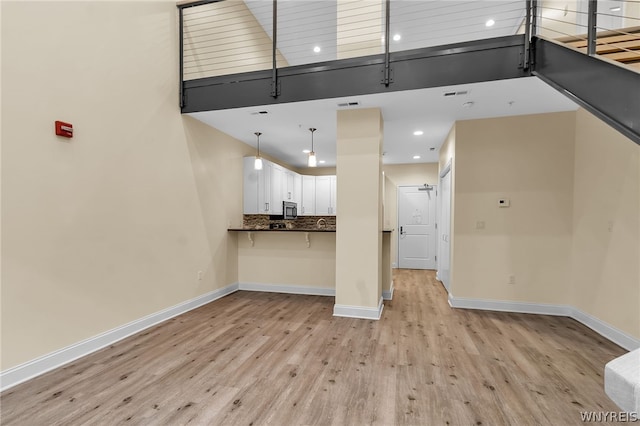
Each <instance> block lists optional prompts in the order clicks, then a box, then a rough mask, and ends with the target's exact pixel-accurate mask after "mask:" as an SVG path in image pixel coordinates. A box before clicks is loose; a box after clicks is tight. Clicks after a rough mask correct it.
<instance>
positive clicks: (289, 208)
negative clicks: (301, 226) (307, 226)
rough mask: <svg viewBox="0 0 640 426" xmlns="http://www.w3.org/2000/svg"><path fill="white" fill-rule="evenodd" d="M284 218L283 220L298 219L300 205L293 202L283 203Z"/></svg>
mask: <svg viewBox="0 0 640 426" xmlns="http://www.w3.org/2000/svg"><path fill="white" fill-rule="evenodd" d="M282 216H284V217H283V219H295V218H297V217H298V203H292V202H291V201H283V202H282Z"/></svg>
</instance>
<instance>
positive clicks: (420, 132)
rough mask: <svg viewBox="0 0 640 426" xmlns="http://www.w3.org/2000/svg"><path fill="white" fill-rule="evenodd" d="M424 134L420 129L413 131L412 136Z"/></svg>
mask: <svg viewBox="0 0 640 426" xmlns="http://www.w3.org/2000/svg"><path fill="white" fill-rule="evenodd" d="M422 135H424V132H423V131H422V130H416V131H415V132H413V136H422Z"/></svg>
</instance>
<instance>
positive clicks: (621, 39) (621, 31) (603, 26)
mask: <svg viewBox="0 0 640 426" xmlns="http://www.w3.org/2000/svg"><path fill="white" fill-rule="evenodd" d="M537 3H538V7H537V25H535V26H534V31H533V32H532V35H537V36H543V37H545V38H547V39H552V40H555V41H558V42H561V43H565V44H567V45H569V46H571V47H574V48H576V49H578V50H580V51H582V52H584V53H586V54H588V55H592V56H602V57H605V58H607V59H610V60H614V61H618V62H621V63H623V64H626V65H628V66H630V67H631V68H635V69H637V70H640V0H607V1H605V0H600V1H595V0H581V1H576V2H575V3H573V2H571V3H567V2H566V1H564V0H563V1H559V0H545V1H538V2H537Z"/></svg>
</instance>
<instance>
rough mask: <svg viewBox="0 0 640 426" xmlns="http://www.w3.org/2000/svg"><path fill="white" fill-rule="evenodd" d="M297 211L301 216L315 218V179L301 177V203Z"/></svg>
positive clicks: (313, 177)
mask: <svg viewBox="0 0 640 426" xmlns="http://www.w3.org/2000/svg"><path fill="white" fill-rule="evenodd" d="M300 207H301V208H300V209H298V214H299V215H301V216H315V214H316V177H315V176H302V203H301V204H300Z"/></svg>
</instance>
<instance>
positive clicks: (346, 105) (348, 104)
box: [338, 101, 360, 108]
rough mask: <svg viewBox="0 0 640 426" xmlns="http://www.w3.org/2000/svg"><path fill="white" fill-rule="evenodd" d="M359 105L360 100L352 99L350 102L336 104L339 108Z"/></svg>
mask: <svg viewBox="0 0 640 426" xmlns="http://www.w3.org/2000/svg"><path fill="white" fill-rule="evenodd" d="M358 105H360V102H358V101H352V102H341V103H339V104H338V106H339V107H340V108H345V107H354V106H358Z"/></svg>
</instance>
